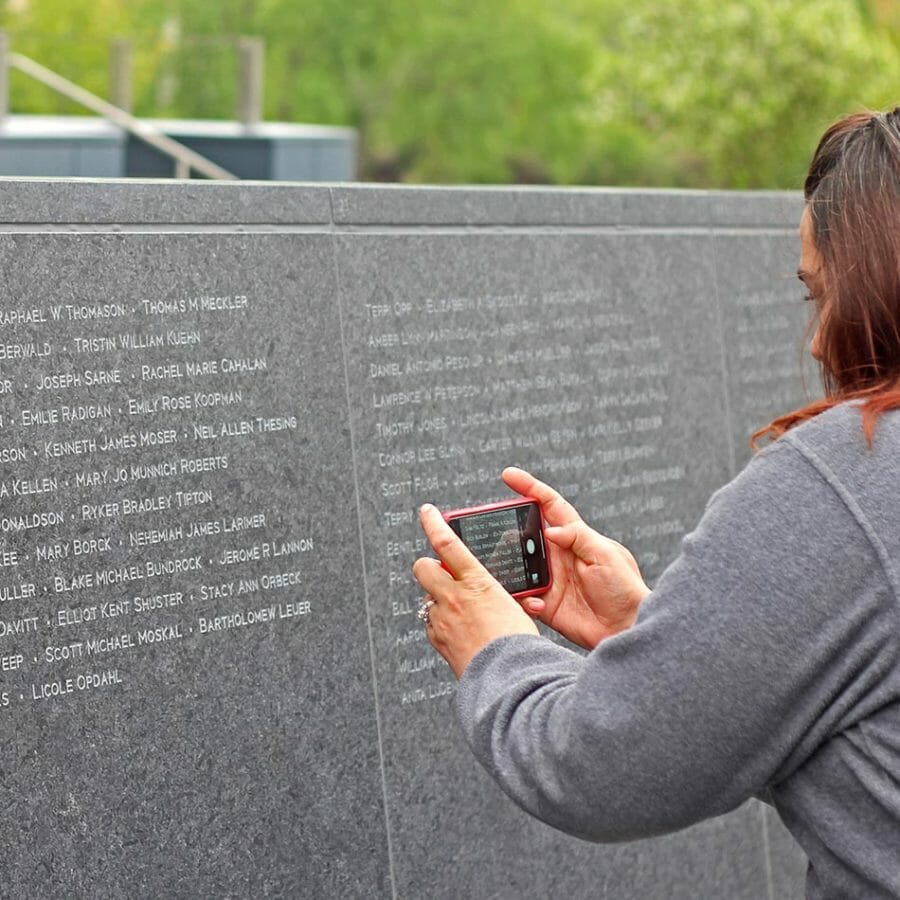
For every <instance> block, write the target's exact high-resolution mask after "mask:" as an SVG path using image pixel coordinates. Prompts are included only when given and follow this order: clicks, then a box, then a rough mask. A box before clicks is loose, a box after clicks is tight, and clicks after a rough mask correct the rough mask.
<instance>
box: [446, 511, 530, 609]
mask: <svg viewBox="0 0 900 900" xmlns="http://www.w3.org/2000/svg"><path fill="white" fill-rule="evenodd" d="M527 518H528V509H527V508H526V507H519V508H517V509H501V510H497V511H495V512H488V513H480V514H478V515H474V516H465V517H463V518H461V519H459V520H458V525H459V536H460V537H461V538H462V539H463V541H464V542H465V543H466V544H467V545H468V547H469V549H470V550H471V551H472V552H473V553H474V554H475V556H477V557H478V559H479V560H480V561H481V562H482V563H483V564H484V566H485V568H487V570H488V571H489V572H490V573H491V574H492V575H493V576H494V578H496V579H497V581H499V582H500V583H501V584H502V585H503V587H504V588H506V590H507V591H509V592H510V593H514V592H515V591H525V590H528V589H529V588H531V587H534V586H535V584H536V583H537V581H538V578H539V575H538V573H537V572H534V573H531V572H529V571H528V569H529V566H528V550H529V548H530V552H531V553H532V554H533V553H534V551H535V549H536V548H535V544H534V541H533V540H532V539H530V538H529V539H528V545H529V547H525V546H524V542H523V529H524V527H525V524H526V521H527Z"/></svg>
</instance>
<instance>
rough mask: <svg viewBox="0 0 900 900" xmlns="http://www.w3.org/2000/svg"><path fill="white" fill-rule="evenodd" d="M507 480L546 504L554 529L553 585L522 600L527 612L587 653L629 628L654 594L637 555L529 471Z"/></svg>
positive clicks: (550, 539) (506, 473)
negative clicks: (592, 524)
mask: <svg viewBox="0 0 900 900" xmlns="http://www.w3.org/2000/svg"><path fill="white" fill-rule="evenodd" d="M502 477H503V480H504V481H505V482H506V484H507V485H509V487H511V488H512V489H513V490H514V491H516V492H518V493H520V494H523V495H524V496H528V497H534V498H535V499H536V500H539V501H540V503H541V508H542V509H543V513H544V518H545V520H546V521H547V524H548V526H549V527H548V528H547V529H546V530H545V532H544V534H545V536H546V538H547V544H548V552H549V555H550V566H551V570H552V572H553V585H552V587H551V588H550V590H549V591H548V592H547V593H546V594H543V595H541V596H540V597H526V598H525V599H524V600H522V601H521V602H522V606H523V607H524V609H525V610H526V612H528V613H530V614H531V615H533V616H534V617H535V618H537V619H539V620H540V621H541V622H543V623H544V624H545V625H549V626H550V627H551V628H553V629H554V630H555V631H558V632H559V633H560V634H561V635H562V636H563V637H565V638H568V640H570V641H572V643H574V644H578V645H579V646H580V647H584V648H585V649H587V650H592V649H593V648H594V647H596V646H597V644H598V643H600V641H602V640H604V639H605V638H608V637H610V636H612V635H614V634H617V633H618V632H620V631H624V630H625V629H626V628H629V627H630V626H631V625H632V624H633V623H634V620H635V618H636V617H637V611H638V607H639V606H640V604H641V601H642V600H643V599H644V597H646V596H647V594H649V593H650V589H649V588H648V587H647V585H646V584H645V583H644V579H643V578H641V573H640V570H639V569H638V565H637V563H636V562H635V559H634V557H633V556H632V555H631V553H630V552H629V551H628V550H627V549H626V548H625V547H623V546H622V545H621V544H619V543H618V542H616V541H613V540H611V539H610V538H607V537H604V536H603V535H602V534H598V533H597V532H596V531H594V530H593V529H592V528H589V527H588V526H587V525H586V524H585V523H584V522H583V521H582V519H581V516H579V515H578V513H577V512H576V511H575V508H574V507H573V506H572V505H571V504H570V503H569V502H568V501H566V500H565V499H564V498H563V497H562V496H561V495H560V494H559V493H557V492H556V491H555V490H553V488H551V487H550V486H549V485H546V484H544V483H543V482H542V481H538V479H537V478H535V477H534V476H533V475H530V474H529V473H528V472H526V471H524V470H523V469H517V468H515V467H510V468H507V469H504V470H503V475H502Z"/></svg>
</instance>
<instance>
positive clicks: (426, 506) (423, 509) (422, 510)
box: [419, 503, 434, 516]
mask: <svg viewBox="0 0 900 900" xmlns="http://www.w3.org/2000/svg"><path fill="white" fill-rule="evenodd" d="M433 509H434V504H433V503H423V504H422V505H421V506H420V507H419V514H420V515H423V516H424V515H425V514H426V513H430V512H431V511H432V510H433Z"/></svg>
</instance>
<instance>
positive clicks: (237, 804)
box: [0, 181, 815, 898]
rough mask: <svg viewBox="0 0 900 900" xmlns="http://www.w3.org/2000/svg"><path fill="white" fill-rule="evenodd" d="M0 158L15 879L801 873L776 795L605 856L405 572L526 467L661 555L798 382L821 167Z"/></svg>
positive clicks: (653, 887)
mask: <svg viewBox="0 0 900 900" xmlns="http://www.w3.org/2000/svg"><path fill="white" fill-rule="evenodd" d="M0 186H2V194H3V196H4V200H5V202H4V203H3V207H2V208H3V214H2V215H0V219H2V222H3V224H2V225H0V264H2V272H3V284H2V290H3V302H2V304H0V719H2V723H3V729H2V735H3V741H2V745H0V768H2V772H3V779H2V783H0V798H2V806H3V809H4V810H5V817H4V819H5V827H4V828H3V829H2V833H0V872H2V873H3V880H4V885H5V889H6V890H8V891H9V892H10V894H13V895H19V896H60V897H62V896H92V897H106V896H108V897H119V896H122V897H125V896H184V897H195V896H226V895H227V896H285V897H287V896H290V897H350V896H384V897H392V896H393V897H403V898H416V897H426V896H427V897H446V898H459V897H535V898H537V897H546V896H551V895H553V896H556V895H565V894H568V895H570V896H574V897H579V896H600V897H615V898H623V897H641V898H650V897H659V898H663V897H665V898H672V897H696V896H729V897H735V898H742V897H746V898H757V897H762V896H779V897H785V896H793V895H796V896H799V895H800V894H801V893H802V875H803V859H802V855H801V854H800V853H799V851H798V850H797V849H796V848H795V847H794V845H793V843H792V841H791V840H790V838H789V837H788V836H787V835H786V833H785V832H784V830H783V828H782V827H781V826H780V824H779V822H778V820H777V817H776V816H774V814H772V813H771V811H770V810H768V809H767V808H766V807H764V806H763V805H762V804H760V803H757V802H756V801H751V802H749V803H748V804H746V805H744V806H743V807H742V808H741V809H739V810H737V811H735V812H733V813H731V814H730V815H728V816H725V817H723V818H720V819H717V820H714V821H711V822H707V823H703V824H701V825H698V826H696V827H694V828H691V829H688V830H687V831H684V832H682V833H679V834H675V835H670V836H667V837H663V838H658V839H653V840H647V841H641V842H637V843H631V844H623V845H616V846H609V847H598V846H593V845H590V844H586V843H581V842H579V841H576V840H574V839H570V838H568V837H565V836H563V835H560V834H558V833H556V832H554V831H552V830H551V829H549V828H547V827H545V826H543V825H540V824H539V823H537V822H535V821H533V820H531V819H530V818H529V817H528V816H526V815H525V814H524V813H522V812H520V811H519V810H517V809H516V808H515V807H513V805H512V804H511V803H510V802H508V801H507V800H506V798H505V797H503V796H502V795H501V793H500V792H499V790H498V789H496V788H495V787H494V786H493V784H492V783H491V782H490V781H489V780H488V778H487V777H486V776H485V775H484V773H483V772H482V771H481V770H480V769H479V768H478V767H477V765H476V764H475V763H474V762H473V760H472V759H471V758H470V756H469V754H468V751H467V750H466V748H465V747H464V745H463V743H462V740H461V738H460V736H459V734H458V732H457V729H456V724H455V720H454V717H453V711H452V702H453V692H454V679H453V677H452V674H451V673H450V671H449V669H448V668H447V666H446V665H445V664H444V663H443V661H442V660H441V659H440V658H439V657H438V656H437V655H436V654H435V653H434V651H433V650H432V649H431V648H430V646H429V645H428V643H427V641H426V640H425V639H424V633H423V631H422V628H421V626H420V624H419V622H418V621H417V619H416V617H415V610H416V607H417V602H418V599H419V593H420V592H419V590H418V589H417V586H416V585H415V583H414V581H413V579H412V577H411V574H410V565H411V563H412V561H413V560H414V559H415V557H416V556H417V555H420V554H421V553H423V552H424V550H425V547H424V542H423V538H422V536H421V533H420V531H419V529H418V526H417V524H416V513H415V511H416V508H417V506H418V505H419V504H420V503H421V502H423V501H425V500H429V501H432V502H435V503H437V504H438V505H441V506H445V507H446V506H460V505H468V504H472V503H476V502H486V501H489V500H492V499H499V498H500V497H502V496H506V495H507V492H505V490H504V489H503V488H502V485H501V484H500V482H499V480H498V473H499V470H500V469H501V468H502V467H503V466H504V465H506V464H508V463H516V464H519V465H522V466H525V467H527V468H530V469H531V470H532V471H534V472H535V473H537V474H539V475H540V476H542V477H543V478H544V479H545V480H548V481H550V482H551V483H553V484H555V485H556V486H558V487H559V488H560V489H561V490H562V491H563V492H564V493H565V494H566V495H567V496H568V497H570V498H571V499H572V500H573V502H574V503H575V504H576V505H577V506H578V507H579V508H580V509H581V511H582V513H583V515H584V516H585V518H586V519H587V520H588V521H589V522H590V523H591V524H593V525H595V526H596V527H598V528H600V529H601V530H603V531H605V532H606V533H608V534H610V535H611V536H613V537H615V538H617V539H619V540H621V541H622V542H623V543H626V544H627V545H628V546H630V547H631V548H632V549H633V550H634V552H635V555H636V556H637V558H638V561H639V562H640V563H641V565H642V568H643V569H644V572H645V574H646V575H647V576H648V578H649V579H650V580H651V581H652V579H654V578H655V577H656V576H657V575H658V574H659V572H660V571H661V570H662V569H663V568H664V566H665V565H666V564H667V562H668V561H669V560H670V559H671V558H672V557H673V556H674V555H675V553H676V552H677V548H678V545H679V542H680V540H681V538H682V536H683V535H684V534H685V533H686V532H687V531H689V530H690V528H691V527H692V525H693V524H694V523H695V522H696V520H697V518H698V517H699V515H700V514H701V512H702V510H703V507H704V504H705V502H706V500H707V499H708V497H709V495H710V494H711V493H712V492H713V491H714V490H715V489H716V488H717V487H719V486H720V485H721V484H723V483H724V482H725V481H727V480H728V479H729V478H730V477H731V476H732V475H733V474H734V473H735V472H736V470H737V469H738V468H739V467H740V466H741V465H742V464H743V463H744V462H745V461H746V459H747V458H748V457H749V450H748V448H747V438H748V435H749V433H750V432H751V431H752V430H753V429H754V428H756V427H758V426H759V425H761V424H764V423H765V422H766V421H768V419H769V418H771V416H772V415H774V414H775V413H777V412H779V411H783V410H784V409H786V408H788V407H792V406H795V405H797V404H798V403H800V402H802V400H803V397H804V394H803V387H802V379H801V374H802V373H801V369H802V368H803V363H802V352H801V351H802V345H803V341H802V334H803V329H804V326H805V319H804V316H805V310H804V309H803V304H802V303H800V302H799V300H800V298H801V296H802V291H801V289H800V287H799V285H798V284H797V282H796V280H795V275H794V272H795V269H796V258H795V257H796V253H797V237H796V225H797V221H798V219H799V213H800V207H801V201H800V199H799V197H798V196H797V195H792V194H724V193H690V192H685V193H682V192H644V191H632V192H629V191H602V190H572V191H552V190H543V189H509V190H469V189H459V190H452V189H405V188H393V189H392V188H369V187H334V188H325V187H323V188H310V187H300V186H274V185H265V184H257V185H252V184H237V185H221V184H202V183H191V184H176V183H155V184H154V183H144V184H142V183H121V182H118V183H117V182H107V183H101V182H64V181H59V182H50V181H30V182H28V181H6V182H0ZM807 378H808V379H809V383H810V386H811V387H810V389H811V390H814V389H815V382H814V380H813V376H812V375H811V374H807ZM601 763H602V761H599V762H598V764H601Z"/></svg>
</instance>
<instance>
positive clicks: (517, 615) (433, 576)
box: [413, 504, 538, 678]
mask: <svg viewBox="0 0 900 900" xmlns="http://www.w3.org/2000/svg"><path fill="white" fill-rule="evenodd" d="M419 521H420V522H421V525H422V529H423V530H424V532H425V536H426V537H427V538H428V540H429V542H430V543H431V546H432V547H433V548H434V552H435V553H437V555H438V556H439V557H440V559H441V560H442V561H443V563H444V565H445V566H446V567H447V569H449V570H450V571H449V572H448V571H447V569H444V568H443V567H442V566H441V564H440V562H438V560H436V559H429V558H427V557H422V558H421V559H417V560H416V561H415V563H414V564H413V575H414V576H415V578H416V581H418V582H419V584H420V585H422V587H423V588H424V590H425V592H426V594H428V595H429V597H430V598H431V599H432V600H433V601H434V605H433V606H432V607H431V609H430V612H429V616H428V625H427V631H428V639H429V640H430V641H431V643H432V645H433V646H434V648H435V650H437V651H438V653H440V654H441V656H443V657H444V659H445V660H447V662H448V663H449V665H450V668H451V669H453V672H454V674H455V675H456V677H457V678H459V677H460V676H461V675H462V673H463V671H464V670H465V668H466V666H467V665H468V664H469V663H470V662H471V661H472V659H473V658H474V656H475V655H476V654H477V653H478V651H479V650H481V649H482V648H483V647H486V646H487V645H488V644H489V643H490V642H491V641H493V640H495V639H496V638H499V637H504V636H505V635H508V634H538V630H537V626H536V625H535V624H534V622H533V621H532V619H531V617H530V616H529V615H528V614H527V613H526V612H525V611H524V610H523V609H522V607H521V606H519V604H518V603H517V602H516V601H515V600H514V599H513V598H512V597H511V596H510V595H509V594H508V593H507V592H506V591H505V590H504V589H503V587H502V586H501V585H500V583H499V582H498V581H497V580H496V579H495V578H494V577H493V576H492V575H491V574H490V572H488V570H487V569H485V567H484V566H483V565H482V564H481V563H480V562H479V561H478V560H477V559H476V558H475V557H474V556H473V555H472V553H471V552H470V551H469V548H468V547H466V545H465V544H464V543H463V542H462V541H461V540H460V539H459V538H458V537H457V536H456V534H455V532H454V531H453V529H452V528H451V527H450V526H449V525H448V524H447V523H446V522H445V521H444V517H443V516H442V515H441V514H440V512H438V510H437V509H436V508H435V507H434V506H431V505H430V504H425V506H423V507H422V508H421V509H420V510H419Z"/></svg>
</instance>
